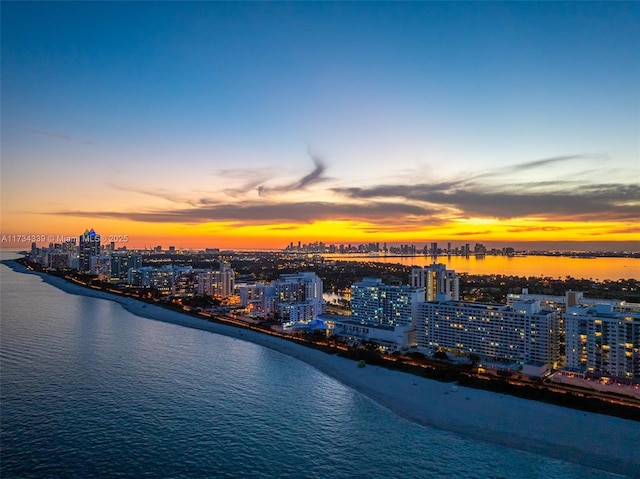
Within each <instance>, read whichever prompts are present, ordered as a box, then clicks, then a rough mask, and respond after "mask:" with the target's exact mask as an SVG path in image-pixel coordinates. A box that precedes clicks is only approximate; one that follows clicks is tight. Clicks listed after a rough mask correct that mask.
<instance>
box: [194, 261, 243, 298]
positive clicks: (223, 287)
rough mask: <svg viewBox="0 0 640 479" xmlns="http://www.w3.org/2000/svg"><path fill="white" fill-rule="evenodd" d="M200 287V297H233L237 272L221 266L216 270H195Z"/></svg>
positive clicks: (225, 265)
mask: <svg viewBox="0 0 640 479" xmlns="http://www.w3.org/2000/svg"><path fill="white" fill-rule="evenodd" d="M194 273H195V274H196V276H197V278H196V282H197V285H198V295H199V296H216V297H222V298H227V297H229V296H232V295H233V293H234V289H235V272H234V271H233V269H232V268H231V267H229V265H227V264H225V263H221V264H220V268H219V269H218V270H217V271H216V270H205V269H198V270H194Z"/></svg>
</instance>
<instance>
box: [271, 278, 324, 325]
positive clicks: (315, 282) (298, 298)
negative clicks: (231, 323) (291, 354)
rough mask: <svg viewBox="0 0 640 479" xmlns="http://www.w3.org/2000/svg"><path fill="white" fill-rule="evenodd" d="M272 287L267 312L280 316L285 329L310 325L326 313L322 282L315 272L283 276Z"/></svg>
mask: <svg viewBox="0 0 640 479" xmlns="http://www.w3.org/2000/svg"><path fill="white" fill-rule="evenodd" d="M271 286H272V287H273V290H270V291H269V293H270V295H269V296H268V297H267V298H265V310H266V312H273V313H274V314H276V315H277V316H279V318H280V320H281V322H282V325H283V327H285V328H286V327H289V326H292V325H294V324H296V323H308V322H310V321H312V320H314V319H316V318H317V317H318V315H320V314H322V313H323V312H324V299H323V298H322V280H321V279H320V278H319V277H318V276H317V275H316V274H315V273H313V272H308V271H305V272H301V273H295V274H283V275H281V276H280V277H279V278H278V280H277V281H273V282H272V283H271ZM271 291H272V292H271Z"/></svg>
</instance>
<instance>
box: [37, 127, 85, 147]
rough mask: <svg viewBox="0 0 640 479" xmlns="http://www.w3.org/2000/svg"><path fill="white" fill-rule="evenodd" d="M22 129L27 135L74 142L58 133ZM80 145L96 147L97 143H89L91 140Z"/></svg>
mask: <svg viewBox="0 0 640 479" xmlns="http://www.w3.org/2000/svg"><path fill="white" fill-rule="evenodd" d="M24 129H25V131H28V132H29V133H33V134H34V135H39V136H46V137H48V138H55V139H57V140H64V141H75V139H74V138H72V137H70V136H69V135H62V134H60V133H53V132H51V131H45V130H39V129H37V128H29V127H25V128H24ZM82 144H84V145H97V143H96V142H95V141H91V140H84V141H83V142H82Z"/></svg>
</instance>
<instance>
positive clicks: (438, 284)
mask: <svg viewBox="0 0 640 479" xmlns="http://www.w3.org/2000/svg"><path fill="white" fill-rule="evenodd" d="M411 286H412V287H414V288H424V289H425V300H426V301H435V300H436V299H438V298H440V299H451V300H454V301H457V300H458V299H460V277H459V276H458V275H457V274H456V272H455V271H454V270H450V269H447V267H446V266H445V265H444V264H432V265H430V266H425V267H424V268H420V267H418V268H411ZM443 295H444V296H443Z"/></svg>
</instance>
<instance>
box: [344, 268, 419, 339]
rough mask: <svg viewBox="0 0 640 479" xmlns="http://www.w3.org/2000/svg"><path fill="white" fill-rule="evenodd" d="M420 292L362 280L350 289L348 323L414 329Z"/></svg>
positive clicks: (374, 279) (379, 280)
mask: <svg viewBox="0 0 640 479" xmlns="http://www.w3.org/2000/svg"><path fill="white" fill-rule="evenodd" d="M422 301H424V288H414V287H411V286H406V285H403V286H395V285H387V284H384V283H383V282H382V280H381V279H380V278H364V279H363V280H362V281H360V282H358V283H354V284H353V285H352V286H351V320H352V321H356V322H359V323H361V324H364V325H370V326H392V327H394V326H407V325H415V319H416V317H417V313H418V303H420V302H422Z"/></svg>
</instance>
